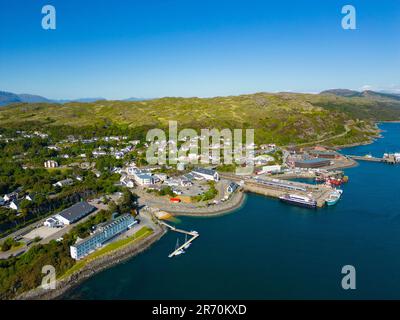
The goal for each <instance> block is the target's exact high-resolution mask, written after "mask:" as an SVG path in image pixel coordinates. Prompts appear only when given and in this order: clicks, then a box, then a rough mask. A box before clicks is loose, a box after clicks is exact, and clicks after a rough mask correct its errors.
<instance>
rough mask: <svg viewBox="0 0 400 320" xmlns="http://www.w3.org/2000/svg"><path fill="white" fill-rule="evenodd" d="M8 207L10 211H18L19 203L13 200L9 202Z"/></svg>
mask: <svg viewBox="0 0 400 320" xmlns="http://www.w3.org/2000/svg"><path fill="white" fill-rule="evenodd" d="M8 207H9V208H10V209H13V210H16V211H18V210H19V203H18V201H17V200H13V201H11V202H10V204H9V205H8Z"/></svg>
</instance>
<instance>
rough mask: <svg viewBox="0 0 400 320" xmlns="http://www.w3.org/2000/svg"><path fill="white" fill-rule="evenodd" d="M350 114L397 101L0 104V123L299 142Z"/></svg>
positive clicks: (391, 106)
mask: <svg viewBox="0 0 400 320" xmlns="http://www.w3.org/2000/svg"><path fill="white" fill-rule="evenodd" d="M356 119H364V120H365V126H366V127H365V129H370V125H371V121H375V120H390V119H391V120H395V119H400V102H399V101H395V100H379V99H374V98H365V97H353V98H345V97H337V96H334V95H311V94H292V93H278V94H270V93H256V94H250V95H241V96H229V97H215V98H162V99H155V100H147V101H140V102H126V101H98V102H95V103H67V104H64V105H58V104H29V105H28V104H19V105H13V106H7V107H3V108H1V109H0V127H1V126H4V127H12V128H21V126H24V125H30V127H31V128H32V127H33V128H38V129H42V130H44V129H45V128H46V127H53V128H55V127H58V126H59V127H62V126H64V127H65V126H67V127H73V128H81V129H82V130H83V128H85V127H89V126H91V127H93V126H96V127H104V126H109V125H110V124H112V125H116V126H119V127H120V128H122V129H124V130H133V129H135V130H139V131H141V132H144V133H145V132H147V129H150V128H167V127H168V121H169V120H175V121H178V130H180V129H183V128H193V129H196V130H199V129H201V128H218V129H223V128H230V129H235V128H242V129H246V128H252V129H255V138H256V142H257V143H277V144H280V145H287V144H291V143H295V144H298V143H305V142H310V141H316V140H319V139H321V138H327V137H334V136H335V135H338V134H340V133H342V132H345V127H344V124H345V123H346V122H348V121H355V120H356Z"/></svg>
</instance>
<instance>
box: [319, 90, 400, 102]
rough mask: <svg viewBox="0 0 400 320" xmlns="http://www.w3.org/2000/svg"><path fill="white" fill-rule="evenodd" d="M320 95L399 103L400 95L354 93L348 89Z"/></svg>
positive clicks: (327, 91) (369, 92)
mask: <svg viewBox="0 0 400 320" xmlns="http://www.w3.org/2000/svg"><path fill="white" fill-rule="evenodd" d="M320 94H331V95H335V96H340V97H346V98H352V97H363V98H372V99H391V100H398V101H400V94H395V93H387V92H378V91H372V90H365V91H356V90H349V89H330V90H325V91H321V92H320Z"/></svg>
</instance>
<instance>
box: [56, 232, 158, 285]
mask: <svg viewBox="0 0 400 320" xmlns="http://www.w3.org/2000/svg"><path fill="white" fill-rule="evenodd" d="M153 232H154V231H153V230H152V229H151V228H149V227H142V228H141V229H140V230H139V231H137V232H136V233H135V234H134V235H132V236H130V237H128V238H125V239H121V240H118V241H114V242H111V243H110V244H108V245H106V246H105V247H103V248H101V249H99V250H96V251H95V252H93V253H91V254H90V255H88V256H87V257H85V258H83V259H82V260H79V261H77V262H76V263H75V264H74V265H73V267H72V268H70V269H68V270H67V271H66V272H65V273H64V274H63V275H62V276H61V277H60V280H61V279H64V278H66V277H68V276H70V275H72V274H73V273H75V272H77V271H79V270H80V269H82V268H83V267H84V266H85V265H86V264H87V263H89V262H91V261H93V260H95V259H97V258H99V257H101V256H104V255H106V254H108V253H110V252H112V251H115V250H118V249H122V248H123V247H125V246H127V245H130V244H132V243H135V242H138V241H140V240H142V239H144V238H146V237H148V236H149V235H151V234H152V233H153Z"/></svg>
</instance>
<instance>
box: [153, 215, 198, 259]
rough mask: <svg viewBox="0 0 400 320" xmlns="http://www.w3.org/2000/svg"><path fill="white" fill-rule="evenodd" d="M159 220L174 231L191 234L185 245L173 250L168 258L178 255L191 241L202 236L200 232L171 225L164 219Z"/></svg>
mask: <svg viewBox="0 0 400 320" xmlns="http://www.w3.org/2000/svg"><path fill="white" fill-rule="evenodd" d="M159 222H160V224H162V225H164V226H166V227H167V228H168V229H170V230H172V231H175V232H179V233H183V234H188V235H190V236H191V238H190V239H188V240H187V241H186V242H185V243H184V244H183V245H181V246H180V247H179V248H176V249H175V250H174V251H173V252H171V253H170V254H169V255H168V258H172V257H173V256H176V255H177V252H178V251H180V250H183V249H185V247H186V246H187V245H188V244H190V243H191V242H193V241H194V240H196V239H197V238H198V237H199V236H200V234H199V233H198V232H197V231H186V230H182V229H178V228H176V227H174V226H171V225H169V224H168V223H166V222H164V221H159Z"/></svg>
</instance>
